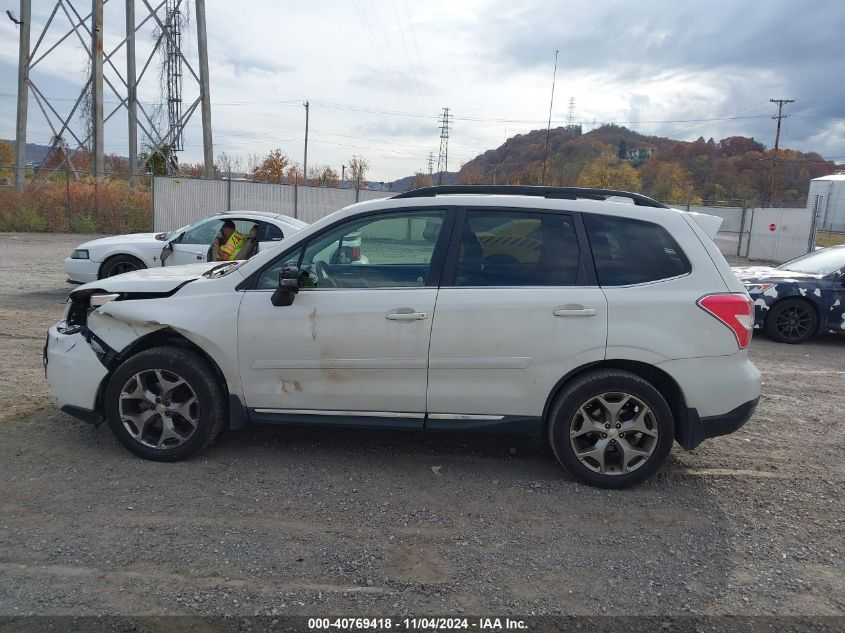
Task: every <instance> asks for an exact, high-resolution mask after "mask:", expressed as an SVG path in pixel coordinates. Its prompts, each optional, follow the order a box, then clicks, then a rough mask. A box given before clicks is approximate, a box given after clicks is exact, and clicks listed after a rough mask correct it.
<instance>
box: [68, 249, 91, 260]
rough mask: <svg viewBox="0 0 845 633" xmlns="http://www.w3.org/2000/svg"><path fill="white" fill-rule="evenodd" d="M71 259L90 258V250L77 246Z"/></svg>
mask: <svg viewBox="0 0 845 633" xmlns="http://www.w3.org/2000/svg"><path fill="white" fill-rule="evenodd" d="M70 258H71V259H88V251H87V250H86V249H84V248H77V249H76V250H74V251H73V253H71V256H70Z"/></svg>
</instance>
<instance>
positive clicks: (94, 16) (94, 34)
mask: <svg viewBox="0 0 845 633" xmlns="http://www.w3.org/2000/svg"><path fill="white" fill-rule="evenodd" d="M91 116H93V117H94V119H93V121H92V125H91V130H92V132H93V139H92V141H93V142H92V143H91V153H92V156H91V160H92V163H91V172H92V175H93V176H94V178H97V177H98V176H102V175H104V174H103V172H104V171H105V165H104V162H103V154H104V150H103V148H104V145H103V0H91Z"/></svg>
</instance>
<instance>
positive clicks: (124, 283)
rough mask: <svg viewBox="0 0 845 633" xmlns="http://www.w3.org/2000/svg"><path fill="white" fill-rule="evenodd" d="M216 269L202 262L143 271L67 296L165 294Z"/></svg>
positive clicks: (91, 284)
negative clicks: (95, 293) (138, 293)
mask: <svg viewBox="0 0 845 633" xmlns="http://www.w3.org/2000/svg"><path fill="white" fill-rule="evenodd" d="M219 265H220V262H204V263H201V264H188V265H187V266H165V267H161V268H145V269H143V270H136V271H133V272H131V273H123V274H122V275H115V276H114V277H107V278H106V279H100V280H99V281H92V282H91V283H87V284H85V285H83V286H79V288H77V289H75V290H74V291H73V292H71V293H70V297H71V299H73V298H75V297H78V296H84V295H89V294H91V293H92V292H106V293H136V292H140V293H145V294H146V293H153V294H161V293H169V292H173V291H175V290H177V289H179V288H180V287H181V286H184V285H185V284H186V283H189V282H191V281H195V280H197V279H199V278H200V277H202V275H203V273H205V272H207V271H209V270H211V269H212V268H214V267H215V266H219Z"/></svg>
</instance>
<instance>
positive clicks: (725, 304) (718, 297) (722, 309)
mask: <svg viewBox="0 0 845 633" xmlns="http://www.w3.org/2000/svg"><path fill="white" fill-rule="evenodd" d="M697 303H698V307H699V308H701V309H702V310H704V311H705V312H707V313H709V314H711V315H713V316H714V317H716V318H717V319H718V320H719V321H721V322H722V323H723V324H724V325H726V326H727V327H728V328H730V330H731V331H732V332H733V333H734V336H736V342H737V343H739V349H746V348H747V347H748V344H749V343H750V342H751V332H752V330H753V328H754V303H753V302H752V301H751V297H749V296H748V295H747V294H713V295H704V296H703V297H701V299H699V300H698V301H697Z"/></svg>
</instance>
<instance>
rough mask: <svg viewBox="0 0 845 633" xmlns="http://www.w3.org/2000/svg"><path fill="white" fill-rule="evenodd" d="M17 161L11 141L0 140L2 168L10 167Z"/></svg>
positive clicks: (0, 163) (0, 164)
mask: <svg viewBox="0 0 845 633" xmlns="http://www.w3.org/2000/svg"><path fill="white" fill-rule="evenodd" d="M14 162H15V148H14V147H12V144H11V143H7V142H6V141H0V169H8V168H10V167H11V166H12V164H13V163H14Z"/></svg>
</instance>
